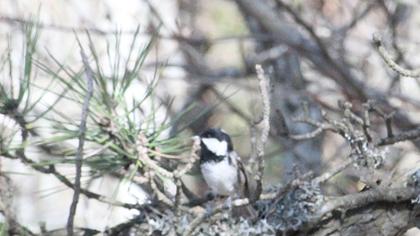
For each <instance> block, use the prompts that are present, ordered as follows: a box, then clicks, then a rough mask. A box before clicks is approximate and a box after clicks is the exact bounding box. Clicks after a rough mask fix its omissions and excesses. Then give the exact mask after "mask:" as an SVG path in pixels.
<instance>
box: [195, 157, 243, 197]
mask: <svg viewBox="0 0 420 236" xmlns="http://www.w3.org/2000/svg"><path fill="white" fill-rule="evenodd" d="M201 173H202V174H203V177H204V179H205V180H206V183H207V184H208V185H209V187H210V189H211V191H212V192H213V193H215V194H218V195H224V196H226V195H231V194H232V193H233V192H234V191H235V185H236V183H237V182H238V172H237V169H236V167H235V166H234V165H233V163H229V160H228V158H224V159H223V160H222V161H220V162H215V161H209V162H206V163H203V164H201Z"/></svg>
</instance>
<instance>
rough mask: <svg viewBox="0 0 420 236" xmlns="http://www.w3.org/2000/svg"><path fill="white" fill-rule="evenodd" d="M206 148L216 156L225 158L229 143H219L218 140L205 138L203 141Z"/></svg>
mask: <svg viewBox="0 0 420 236" xmlns="http://www.w3.org/2000/svg"><path fill="white" fill-rule="evenodd" d="M201 141H203V143H204V144H205V145H206V147H207V148H208V149H209V150H210V151H211V152H213V153H214V154H216V156H224V155H226V154H227V142H226V141H219V140H218V139H216V138H203V139H201Z"/></svg>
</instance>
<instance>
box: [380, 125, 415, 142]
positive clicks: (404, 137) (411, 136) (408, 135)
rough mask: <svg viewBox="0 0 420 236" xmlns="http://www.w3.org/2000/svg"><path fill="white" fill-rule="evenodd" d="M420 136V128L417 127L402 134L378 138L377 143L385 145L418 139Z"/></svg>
mask: <svg viewBox="0 0 420 236" xmlns="http://www.w3.org/2000/svg"><path fill="white" fill-rule="evenodd" d="M419 138H420V128H416V129H413V130H409V131H405V132H402V133H400V134H397V135H394V136H391V137H386V138H382V139H380V140H378V141H377V142H376V143H375V145H376V146H385V145H390V144H394V143H398V142H403V141H409V140H416V139H419Z"/></svg>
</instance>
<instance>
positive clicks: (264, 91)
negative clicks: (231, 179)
mask: <svg viewBox="0 0 420 236" xmlns="http://www.w3.org/2000/svg"><path fill="white" fill-rule="evenodd" d="M255 69H256V72H257V78H258V81H259V87H260V93H261V98H262V103H263V113H262V115H263V116H262V121H261V125H262V130H261V134H260V137H259V139H258V140H257V143H256V149H257V160H258V172H257V174H256V175H255V180H256V182H257V188H256V194H255V199H253V200H257V199H258V198H259V196H260V194H261V193H262V180H263V176H264V145H265V143H266V142H267V139H268V135H269V133H270V94H269V90H268V88H269V80H268V78H267V76H266V75H265V73H264V70H263V68H262V66H261V65H258V64H257V65H256V66H255Z"/></svg>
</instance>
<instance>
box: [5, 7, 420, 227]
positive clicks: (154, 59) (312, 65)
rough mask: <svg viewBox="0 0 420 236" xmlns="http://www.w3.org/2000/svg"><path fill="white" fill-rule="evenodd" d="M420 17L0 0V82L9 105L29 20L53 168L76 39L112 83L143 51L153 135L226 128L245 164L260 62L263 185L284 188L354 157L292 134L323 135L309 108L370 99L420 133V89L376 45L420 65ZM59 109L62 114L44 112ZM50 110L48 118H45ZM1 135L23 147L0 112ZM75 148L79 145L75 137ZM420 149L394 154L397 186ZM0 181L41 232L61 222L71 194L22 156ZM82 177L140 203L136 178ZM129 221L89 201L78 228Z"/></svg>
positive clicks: (68, 169)
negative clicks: (266, 107)
mask: <svg viewBox="0 0 420 236" xmlns="http://www.w3.org/2000/svg"><path fill="white" fill-rule="evenodd" d="M419 10H420V4H419V2H418V1H414V0H412V1H410V0H400V1H391V0H374V1H363V0H360V1H359V0H328V1H325V0H314V1H304V0H283V1H280V0H273V1H262V2H261V3H259V1H251V0H237V1H233V0H232V1H230V0H212V1H205V0H193V1H191V0H190V1H189V0H125V1H111V0H106V1H99V0H90V1H82V0H67V1H64V0H60V1H41V0H31V1H29V0H0V58H1V62H2V63H1V64H0V70H1V71H0V84H2V86H3V87H4V88H7V89H8V90H9V91H12V92H11V94H13V93H15V94H14V95H12V97H13V96H17V94H18V92H19V91H18V88H19V81H21V79H22V78H24V77H25V75H26V73H27V71H26V70H25V68H27V67H25V68H23V66H24V65H26V64H25V63H28V62H27V58H26V57H25V55H26V54H25V52H26V51H27V49H28V44H25V42H27V36H28V30H27V25H28V24H29V25H31V24H32V25H33V26H34V28H36V29H37V34H39V35H38V36H37V43H36V54H35V52H34V55H35V56H34V59H33V60H34V61H33V63H34V66H33V67H32V68H31V70H32V71H31V73H30V76H31V83H30V85H29V86H30V87H31V94H30V95H27V99H28V100H30V102H31V103H33V104H35V105H34V108H33V109H31V111H30V112H28V114H27V115H28V116H29V117H35V119H33V122H29V123H28V124H27V125H30V126H31V127H33V129H34V130H35V129H36V132H37V135H34V134H32V138H33V142H31V143H30V144H29V145H28V146H27V150H26V154H27V155H28V156H30V157H31V158H32V159H33V160H37V161H46V160H47V161H51V162H53V163H54V160H56V159H57V158H62V157H63V155H61V154H60V155H54V151H50V152H45V150H43V149H42V147H40V142H39V140H43V139H44V140H45V138H46V137H55V138H56V139H55V140H53V141H51V142H54V143H58V142H59V141H60V139H59V138H58V135H59V133H58V132H57V129H55V128H56V126H54V125H53V124H52V123H51V120H55V121H57V120H60V119H63V117H64V116H65V117H66V118H68V119H70V120H71V119H73V120H75V121H76V120H79V119H80V112H81V109H80V108H81V106H80V104H79V103H75V102H74V101H72V96H71V95H70V93H69V96H68V97H67V96H61V95H62V94H63V93H67V92H66V91H67V90H68V89H69V87H66V86H62V85H60V83H62V82H63V81H65V79H64V80H63V79H57V78H56V77H58V75H63V78H64V77H66V73H67V72H66V71H64V70H63V71H61V70H60V67H69V68H80V66H81V65H82V62H81V57H80V49H79V44H78V42H77V40H76V38H77V37H78V38H80V41H81V43H82V45H84V46H85V48H90V47H92V46H93V47H94V48H95V53H96V57H97V58H98V60H95V61H96V62H98V64H100V65H101V66H100V68H101V70H102V73H103V75H104V77H109V78H110V81H111V80H112V77H113V76H118V75H120V74H122V73H124V71H123V70H121V71H116V69H118V68H120V66H119V64H118V63H119V60H117V58H119V59H121V60H127V61H128V64H130V63H131V64H132V63H134V62H133V61H134V60H135V59H133V58H136V57H137V56H139V55H140V54H141V53H142V52H143V51H144V50H143V49H144V48H147V49H148V50H147V56H145V60H144V62H143V63H142V66H141V69H139V70H132V72H133V73H134V72H135V75H134V77H133V78H134V80H133V82H132V83H131V84H130V87H129V88H128V89H127V91H126V92H125V93H124V98H123V99H124V101H126V102H127V103H130V102H131V101H133V100H141V99H142V98H143V97H144V96H145V94H146V93H147V92H148V91H149V90H148V88H149V87H150V85H151V84H152V85H153V86H152V87H153V88H154V89H153V95H152V96H150V97H149V96H148V97H147V98H148V99H150V101H148V102H147V103H144V104H142V107H141V109H142V110H144V111H145V112H146V113H149V114H151V113H153V114H154V117H153V120H154V122H155V125H156V124H157V126H159V125H160V124H163V123H165V122H166V121H167V120H172V121H171V123H170V126H168V127H166V128H165V130H164V131H163V132H162V133H160V134H159V136H160V137H162V138H171V137H175V136H176V137H178V139H181V140H189V139H190V137H191V136H193V135H195V134H198V133H199V132H201V131H203V130H204V129H205V128H207V127H221V128H223V129H225V130H226V131H227V132H228V133H230V134H231V136H232V137H233V142H234V146H235V149H236V150H237V152H238V153H239V154H240V155H241V156H242V157H243V159H245V160H248V158H249V157H250V156H252V155H253V153H252V150H253V149H252V147H253V141H252V139H251V137H252V134H253V132H255V127H254V126H255V125H253V124H254V123H255V121H256V120H258V119H259V116H260V115H259V114H260V112H261V107H262V105H261V101H260V95H259V91H258V82H257V80H256V78H255V64H261V65H263V67H264V69H265V71H266V73H267V74H268V75H269V77H270V89H271V91H272V94H271V103H272V104H271V106H272V117H271V120H270V121H271V132H270V137H269V143H268V145H267V148H266V156H265V158H266V175H265V176H264V178H265V180H266V183H267V186H269V185H277V184H281V183H285V182H286V181H287V180H289V179H291V178H293V177H294V175H296V173H297V172H299V173H306V172H308V171H312V172H314V173H315V174H318V173H321V172H323V171H325V170H328V169H329V168H331V167H332V166H334V165H336V164H337V163H340V162H341V161H342V159H343V158H345V157H346V156H347V155H348V154H349V147H348V146H346V145H345V142H344V141H345V140H343V139H342V138H341V137H338V136H337V135H335V134H328V133H326V134H321V135H318V136H317V137H315V138H314V139H311V140H306V141H294V140H292V139H289V138H287V134H288V133H290V134H300V133H305V132H310V131H311V130H312V129H313V128H312V127H311V126H308V125H302V124H297V123H296V122H294V121H293V118H294V117H297V116H299V115H301V114H302V112H303V109H302V108H303V107H307V108H308V112H309V114H310V116H311V117H312V118H314V119H320V118H321V110H323V111H326V112H328V113H329V114H331V115H332V116H333V117H334V114H336V112H337V111H338V105H337V102H338V101H339V100H345V101H350V102H352V103H353V108H354V109H355V110H356V112H360V111H361V110H362V103H364V102H366V101H368V100H369V99H373V100H375V101H376V102H377V103H378V104H379V106H380V107H382V108H383V110H384V111H385V113H390V112H396V116H395V119H394V126H395V131H396V132H398V131H400V130H409V129H412V128H414V127H417V125H416V124H418V123H419V122H420V113H419V112H420V85H419V81H418V79H414V78H407V77H401V76H399V75H398V74H397V73H395V72H394V71H392V70H391V69H390V68H389V67H388V66H387V65H386V64H385V63H384V62H383V60H382V59H381V57H380V56H379V54H378V53H377V51H376V50H375V47H374V46H373V44H372V36H373V34H378V35H380V36H381V37H382V39H383V42H384V44H385V47H386V48H387V49H388V50H389V51H390V52H391V54H392V56H393V58H395V60H396V62H398V63H400V64H401V65H402V66H404V67H406V68H416V67H417V66H419V65H420V58H418V56H417V55H418V52H420V34H419V33H418V32H419V31H418V29H419V27H420V11H419ZM86 31H87V32H89V35H90V36H89V37H90V39H89V38H88V36H87V33H86ZM32 33H33V32H32ZM25 37H26V39H25ZM133 38H135V42H136V43H135V45H134V46H133V43H132V42H133V41H134V40H133ZM25 40H26V41H25ZM150 42H152V43H150ZM149 43H150V47H148V45H149ZM130 58H131V59H130ZM130 60H131V61H130ZM93 64H94V63H92V65H93ZM131 64H130V65H131ZM116 65H117V66H116ZM93 67H95V68H96V66H93ZM122 67H124V66H122ZM49 69H51V70H52V71H54V72H53V73H51V72H50V73H49V72H48V71H49ZM75 70H76V71H77V69H75ZM75 74H77V73H76V72H75ZM68 78H72V76H68ZM57 81H58V82H57ZM70 90H71V89H70ZM13 91H14V92H13ZM2 94H3V93H2ZM57 98H60V99H59V101H57ZM52 106H53V107H54V109H53V110H54V112H52V113H53V114H51V115H50V113H51V112H49V113H48V114H46V113H44V111H45V110H46V109H48V108H49V107H52ZM57 114H64V115H63V116H62V117H60V116H58V115H57ZM41 115H42V116H43V117H44V115H45V117H47V118H45V119H44V118H43V119H36V117H39V116H41ZM178 115H181V116H179V117H178ZM140 120H141V119H140ZM141 122H142V121H139V125H140V123H141ZM141 124H143V123H141ZM0 126H1V127H0V132H1V134H0V135H2V140H3V141H4V140H7V139H8V138H10V137H12V139H13V140H12V141H10V143H9V145H12V144H13V143H14V142H18V143H19V140H20V137H18V136H19V135H17V134H16V132H14V130H16V129H17V128H18V124H17V123H16V122H15V121H13V120H12V119H10V118H9V117H8V116H7V115H4V114H0ZM54 127H55V128H54ZM372 129H373V130H374V131H375V132H376V134H377V135H378V137H380V136H384V135H385V125H384V123H383V121H382V120H381V119H377V120H374V123H373V124H372ZM15 136H17V137H15ZM60 137H61V136H60ZM16 140H17V141H16ZM66 142H67V144H68V145H69V146H70V147H76V146H77V142H75V141H74V140H70V139H69V140H66ZM6 146H7V145H6ZM419 147H420V142H406V143H402V144H398V145H396V146H395V147H393V148H389V149H387V150H386V151H387V152H389V153H390V154H389V157H390V158H388V159H387V160H386V168H385V171H386V172H388V173H392V178H397V179H398V178H403V177H404V176H406V175H407V173H409V172H410V171H411V170H412V169H413V168H414V167H415V166H419V163H418V157H419V152H418V148H419ZM2 148H7V147H5V146H3V145H2ZM94 150H95V149H93V151H92V152H94ZM179 153H180V152H179ZM69 156H71V155H69ZM58 162H60V161H58ZM60 163H61V162H60ZM56 168H59V169H60V171H61V173H63V174H64V175H66V176H69V178H72V176H73V177H74V167H73V166H72V165H66V164H65V163H61V164H60V165H58V166H56ZM0 172H2V173H4V174H6V175H7V176H8V177H9V178H10V181H9V182H8V186H9V187H10V189H9V190H10V191H9V190H7V191H9V192H11V193H12V194H11V195H12V199H13V200H12V202H11V203H10V204H12V206H13V209H14V214H15V216H16V219H17V221H18V222H19V223H20V224H22V225H25V226H26V227H28V228H30V229H31V230H34V231H35V232H39V231H40V230H41V229H42V227H45V228H46V229H48V230H51V229H57V228H62V227H64V226H65V224H66V221H67V215H68V207H69V205H70V202H71V197H72V194H73V191H70V190H69V189H68V188H67V187H65V186H64V185H63V184H62V183H60V181H58V180H57V178H56V177H54V176H52V175H49V174H42V173H40V172H39V171H36V170H34V169H33V168H31V167H30V166H28V165H25V164H23V163H22V162H21V161H20V160H16V159H10V158H0ZM83 173H84V176H85V177H86V181H85V182H84V184H85V185H84V186H86V187H87V188H88V189H90V190H91V191H94V192H98V193H101V194H103V195H106V196H108V197H110V198H112V199H117V200H118V201H122V202H130V203H137V202H142V201H144V198H145V196H144V192H143V190H142V189H141V188H140V187H139V186H137V185H135V184H133V183H132V182H131V179H128V180H127V179H124V180H121V178H119V177H118V175H116V174H115V173H108V174H107V175H102V176H101V177H95V178H91V177H92V175H91V168H90V167H84V172H83ZM390 178H391V177H390ZM334 183H336V184H335V185H334V186H332V187H328V188H327V191H330V192H331V194H341V193H349V192H356V191H358V178H357V176H355V174H354V173H352V172H351V171H349V172H348V173H347V172H345V173H342V174H340V175H339V176H337V177H336V178H335V179H334ZM3 186H6V185H3ZM133 214H135V211H130V210H127V209H125V208H121V207H110V205H108V204H105V203H101V202H98V201H95V200H89V199H87V198H82V202H81V204H80V205H79V209H78V213H77V215H76V225H77V226H80V227H90V228H95V229H98V230H104V229H105V228H106V227H111V226H113V225H116V224H118V223H121V222H123V221H125V220H127V219H129V218H130V217H131V216H133ZM1 219H2V218H1V216H0V220H1ZM407 234H410V235H416V232H415V230H412V231H410V232H409V233H407ZM418 235H420V234H418Z"/></svg>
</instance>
